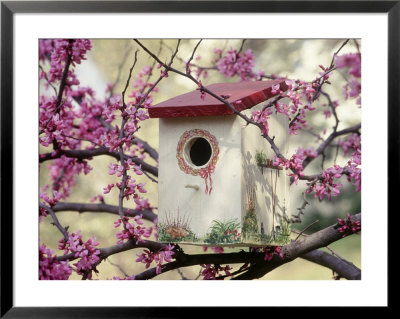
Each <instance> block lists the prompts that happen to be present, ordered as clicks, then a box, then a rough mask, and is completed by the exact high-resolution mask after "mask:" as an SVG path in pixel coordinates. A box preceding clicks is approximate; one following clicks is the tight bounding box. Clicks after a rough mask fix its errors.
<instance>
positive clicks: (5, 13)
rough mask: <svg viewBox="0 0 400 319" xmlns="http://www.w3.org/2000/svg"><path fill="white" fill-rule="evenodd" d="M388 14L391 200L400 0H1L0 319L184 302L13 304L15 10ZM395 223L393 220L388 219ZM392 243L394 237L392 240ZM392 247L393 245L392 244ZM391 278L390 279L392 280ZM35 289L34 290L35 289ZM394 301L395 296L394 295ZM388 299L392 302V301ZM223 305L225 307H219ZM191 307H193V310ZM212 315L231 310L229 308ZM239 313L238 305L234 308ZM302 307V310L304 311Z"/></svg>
mask: <svg viewBox="0 0 400 319" xmlns="http://www.w3.org/2000/svg"><path fill="white" fill-rule="evenodd" d="M126 12H136V13H142V12H143V13H144V12H160V13H191V12H196V13H225V12H239V13H255V12H265V13H387V14H388V111H389V113H388V115H389V116H388V151H389V154H388V165H389V166H388V169H389V171H390V174H389V175H388V183H389V184H388V203H389V207H390V206H391V204H393V199H394V198H395V196H396V194H395V192H396V187H394V183H395V181H396V180H397V179H398V178H399V171H398V164H399V143H400V139H399V128H400V125H398V120H399V119H400V117H399V109H400V107H399V104H400V103H399V92H400V78H399V73H400V63H399V62H400V59H399V56H400V50H399V49H400V33H399V29H400V1H399V0H397V1H1V199H0V202H1V216H0V217H1V233H0V234H1V242H0V245H1V247H0V251H1V269H0V271H1V277H0V286H1V303H0V305H1V313H0V316H1V318H3V317H4V318H58V319H60V318H91V317H97V318H125V317H126V318H128V317H129V318H132V317H137V318H144V317H150V318H178V317H181V316H182V317H183V316H185V317H186V316H188V315H189V313H188V310H187V309H185V307H171V308H172V309H171V308H169V309H166V308H161V307H151V308H146V307H137V308H135V309H132V308H130V307H118V308H115V307H101V308H98V307H85V308H79V307H65V308H60V307H57V308H50V307H38V308H23V307H15V306H14V303H13V293H14V291H13V280H12V279H13V245H12V242H11V241H10V239H11V238H13V214H12V212H13V200H12V199H13V170H14V169H17V168H16V167H14V166H13V120H14V119H13V107H12V106H13V54H14V52H13V19H14V14H16V13H126ZM389 225H390V223H389ZM388 243H390V241H388ZM389 251H390V249H389ZM389 283H390V280H389V282H388V285H389ZM32 293H34V292H32ZM389 301H390V300H389ZM389 301H388V302H389ZM220 310H221V309H220ZM190 311H192V310H190ZM215 311H217V309H214V310H213V315H218V314H224V316H226V315H227V314H228V313H227V312H226V311H227V309H222V311H221V312H219V310H218V313H217V312H215ZM234 311H235V313H237V310H234ZM301 312H303V311H301Z"/></svg>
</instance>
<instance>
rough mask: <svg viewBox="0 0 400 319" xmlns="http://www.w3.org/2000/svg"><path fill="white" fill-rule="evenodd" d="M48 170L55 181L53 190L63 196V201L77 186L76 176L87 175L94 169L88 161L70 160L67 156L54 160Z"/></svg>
mask: <svg viewBox="0 0 400 319" xmlns="http://www.w3.org/2000/svg"><path fill="white" fill-rule="evenodd" d="M48 168H49V170H50V177H51V180H52V181H53V189H54V190H56V191H58V192H59V193H60V194H61V197H60V198H62V199H66V198H67V197H68V196H69V194H70V190H71V188H72V187H73V186H74V185H75V175H78V174H80V173H82V172H83V173H84V174H85V175H87V174H89V172H90V171H91V169H92V167H91V166H90V165H89V164H88V162H87V160H79V159H76V158H69V157H66V156H65V155H62V156H61V157H60V158H57V159H55V160H53V162H52V163H51V164H50V165H49V166H48Z"/></svg>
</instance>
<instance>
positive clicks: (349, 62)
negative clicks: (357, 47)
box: [335, 53, 361, 106]
mask: <svg viewBox="0 0 400 319" xmlns="http://www.w3.org/2000/svg"><path fill="white" fill-rule="evenodd" d="M335 64H336V68H337V69H341V68H348V69H349V70H348V74H349V75H350V79H349V82H348V83H347V84H346V85H345V86H344V87H343V89H344V96H345V98H346V99H347V98H349V97H351V98H357V97H358V98H357V101H356V103H357V104H359V105H360V106H361V96H360V95H361V82H360V79H361V54H360V53H349V54H344V55H341V56H337V57H336V59H335Z"/></svg>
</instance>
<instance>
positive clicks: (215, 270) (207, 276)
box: [200, 264, 232, 280]
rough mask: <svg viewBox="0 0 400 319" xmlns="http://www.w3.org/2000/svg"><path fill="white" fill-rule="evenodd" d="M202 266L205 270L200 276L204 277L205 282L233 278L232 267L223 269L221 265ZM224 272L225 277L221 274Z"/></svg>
mask: <svg viewBox="0 0 400 319" xmlns="http://www.w3.org/2000/svg"><path fill="white" fill-rule="evenodd" d="M200 266H201V267H203V268H204V269H203V270H202V271H201V273H200V275H201V276H203V277H204V278H203V280H215V279H217V280H221V279H224V278H223V277H224V276H232V274H231V273H230V272H229V271H230V270H232V267H230V266H229V265H226V266H225V267H222V266H220V265H211V264H207V265H204V264H201V265H200ZM222 271H223V272H225V275H223V274H220V272H222Z"/></svg>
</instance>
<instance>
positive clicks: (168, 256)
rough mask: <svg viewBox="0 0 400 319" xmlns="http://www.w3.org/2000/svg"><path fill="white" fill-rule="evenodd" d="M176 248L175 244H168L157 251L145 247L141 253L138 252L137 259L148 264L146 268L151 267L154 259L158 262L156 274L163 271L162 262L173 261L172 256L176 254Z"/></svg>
mask: <svg viewBox="0 0 400 319" xmlns="http://www.w3.org/2000/svg"><path fill="white" fill-rule="evenodd" d="M174 248H175V246H174V245H170V244H168V245H166V246H165V247H164V249H162V250H159V251H157V252H151V251H150V250H148V249H145V250H144V251H143V252H142V253H141V254H137V256H138V258H137V259H136V261H137V262H141V263H143V264H146V266H145V267H146V269H147V268H149V267H150V265H151V263H152V262H153V261H154V262H155V263H156V264H157V266H156V274H157V275H159V274H161V271H162V264H163V263H164V262H171V261H172V258H173V257H172V256H173V255H174V254H175V252H174Z"/></svg>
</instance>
